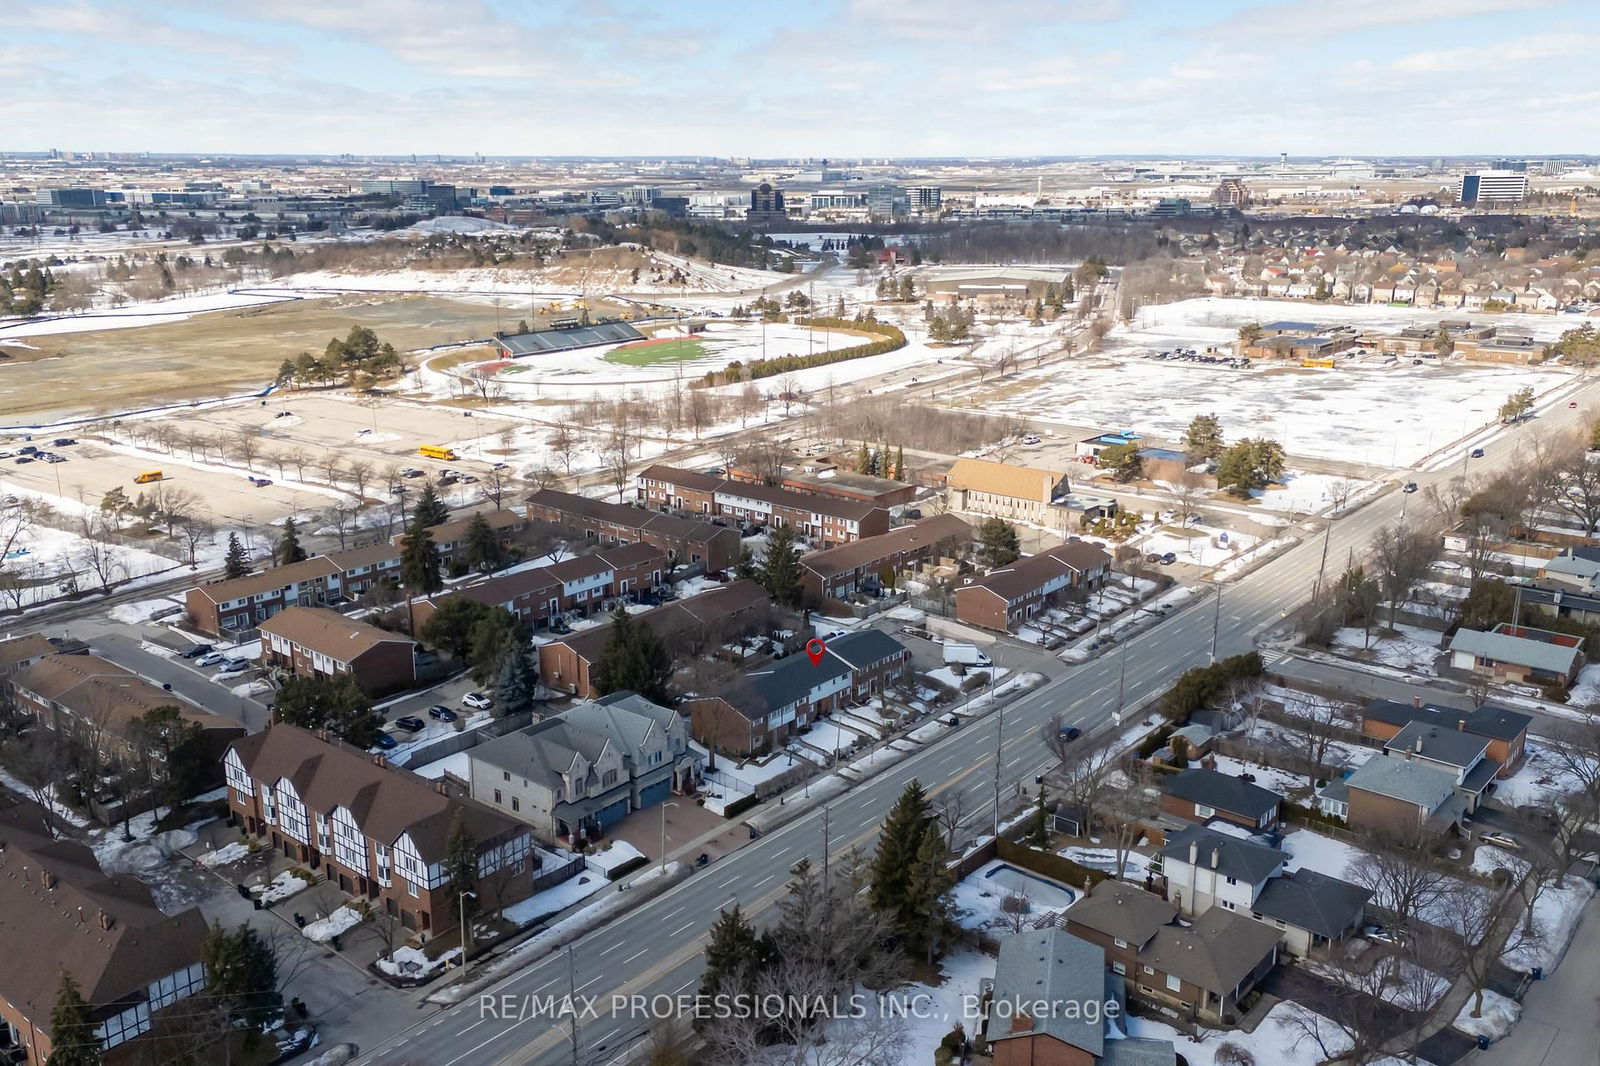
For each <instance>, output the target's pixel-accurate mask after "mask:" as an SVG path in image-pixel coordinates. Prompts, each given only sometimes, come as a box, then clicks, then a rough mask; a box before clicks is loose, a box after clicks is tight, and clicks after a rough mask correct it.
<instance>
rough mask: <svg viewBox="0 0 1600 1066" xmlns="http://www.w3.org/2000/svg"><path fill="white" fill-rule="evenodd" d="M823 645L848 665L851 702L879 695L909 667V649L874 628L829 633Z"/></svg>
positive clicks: (862, 701) (830, 653) (861, 701)
mask: <svg viewBox="0 0 1600 1066" xmlns="http://www.w3.org/2000/svg"><path fill="white" fill-rule="evenodd" d="M824 647H825V649H826V652H825V653H826V654H828V655H831V656H833V657H834V658H836V659H838V660H840V661H841V662H843V663H844V664H845V666H847V667H849V668H850V695H849V701H850V702H851V703H864V702H866V701H867V700H869V699H871V698H872V697H874V696H876V695H879V694H880V693H882V692H883V691H884V690H885V689H887V688H889V687H890V686H892V685H893V684H894V683H895V682H897V681H899V680H900V679H901V678H902V677H904V676H905V674H906V671H907V670H909V669H910V668H911V665H910V664H911V650H910V649H909V648H907V647H906V646H905V645H904V644H901V643H900V642H899V641H898V640H895V639H894V638H893V637H891V636H890V635H889V634H887V633H884V632H882V631H881V630H877V629H861V630H857V631H856V632H853V633H846V634H844V635H843V636H840V637H833V638H831V639H829V640H828V641H827V643H826V644H825V645H824Z"/></svg>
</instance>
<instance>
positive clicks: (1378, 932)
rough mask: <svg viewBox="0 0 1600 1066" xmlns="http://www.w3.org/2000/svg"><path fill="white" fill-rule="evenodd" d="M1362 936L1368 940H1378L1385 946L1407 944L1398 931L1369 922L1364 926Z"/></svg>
mask: <svg viewBox="0 0 1600 1066" xmlns="http://www.w3.org/2000/svg"><path fill="white" fill-rule="evenodd" d="M1361 935H1362V936H1364V937H1366V938H1367V939H1368V940H1376V941H1378V942H1379V943H1383V944H1403V943H1405V938H1404V937H1403V936H1402V935H1401V934H1400V933H1399V932H1398V931H1395V930H1391V929H1388V928H1387V927H1385V926H1383V925H1380V924H1378V923H1377V922H1369V923H1367V924H1366V925H1364V926H1362V927H1361Z"/></svg>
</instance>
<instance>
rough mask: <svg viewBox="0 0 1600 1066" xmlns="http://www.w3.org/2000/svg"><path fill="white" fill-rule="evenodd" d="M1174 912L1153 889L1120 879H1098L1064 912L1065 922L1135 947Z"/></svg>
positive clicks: (1145, 939)
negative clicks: (1097, 881) (1099, 880)
mask: <svg viewBox="0 0 1600 1066" xmlns="http://www.w3.org/2000/svg"><path fill="white" fill-rule="evenodd" d="M1177 915H1178V908H1177V906H1176V905H1175V904H1173V903H1170V902H1168V901H1167V900H1164V899H1162V898H1161V897H1160V896H1157V895H1155V894H1154V893H1152V892H1146V891H1145V890H1144V889H1142V888H1139V887H1137V886H1135V885H1130V884H1127V883H1126V882H1123V881H1101V882H1100V883H1099V884H1097V885H1095V886H1094V887H1093V888H1092V889H1090V890H1089V894H1088V895H1086V896H1084V897H1083V898H1082V899H1080V900H1078V902H1077V903H1075V904H1073V906H1072V908H1071V909H1070V910H1069V911H1067V921H1068V923H1070V924H1076V925H1081V926H1083V927H1084V928H1085V929H1093V930H1094V931H1095V932H1097V933H1103V934H1105V935H1106V936H1109V937H1112V938H1113V939H1116V940H1125V941H1127V942H1128V943H1130V944H1132V945H1134V947H1135V948H1137V947H1139V946H1140V945H1142V944H1143V943H1144V942H1145V941H1147V940H1149V939H1150V938H1151V937H1153V936H1155V934H1156V930H1157V929H1160V928H1161V927H1162V926H1163V925H1167V924H1168V923H1170V922H1171V921H1172V919H1173V918H1175V917H1177Z"/></svg>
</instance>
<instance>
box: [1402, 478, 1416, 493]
mask: <svg viewBox="0 0 1600 1066" xmlns="http://www.w3.org/2000/svg"><path fill="white" fill-rule="evenodd" d="M1400 491H1401V492H1416V491H1417V483H1416V482H1415V481H1408V482H1406V487H1405V488H1403V489H1401V490H1400Z"/></svg>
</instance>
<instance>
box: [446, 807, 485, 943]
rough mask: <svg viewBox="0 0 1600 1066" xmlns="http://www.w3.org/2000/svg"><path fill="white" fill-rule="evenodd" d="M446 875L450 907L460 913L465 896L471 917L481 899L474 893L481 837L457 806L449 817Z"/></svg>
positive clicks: (467, 911) (467, 910) (456, 913)
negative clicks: (469, 894) (474, 832)
mask: <svg viewBox="0 0 1600 1066" xmlns="http://www.w3.org/2000/svg"><path fill="white" fill-rule="evenodd" d="M443 867H444V875H445V877H447V878H449V880H450V911H451V913H452V914H455V915H459V914H460V913H461V911H460V908H461V906H462V902H463V899H464V900H465V906H466V914H467V917H468V918H471V917H472V915H473V914H474V913H476V911H477V909H478V904H479V902H481V901H480V900H478V899H477V898H476V897H475V896H465V895H464V893H467V892H475V891H476V889H477V884H478V838H477V837H475V836H473V835H472V830H471V829H470V828H469V827H468V826H467V820H466V817H465V816H464V815H463V814H462V813H461V811H460V810H459V809H458V810H457V811H456V814H455V817H454V818H452V819H451V820H450V835H449V836H448V837H446V838H445V842H444V863H443Z"/></svg>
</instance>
